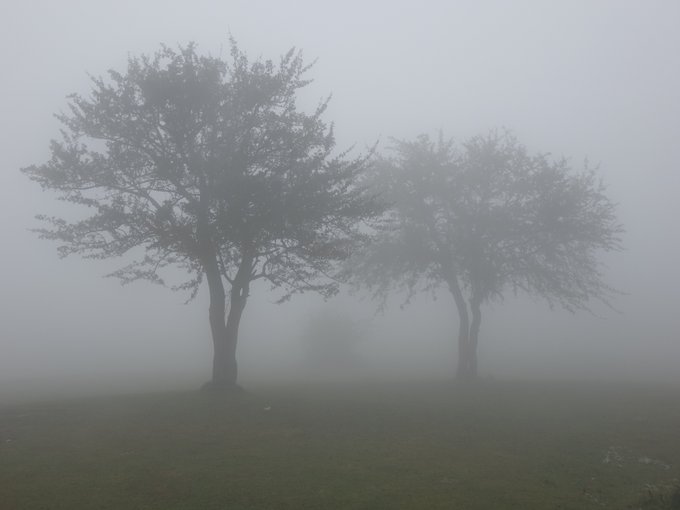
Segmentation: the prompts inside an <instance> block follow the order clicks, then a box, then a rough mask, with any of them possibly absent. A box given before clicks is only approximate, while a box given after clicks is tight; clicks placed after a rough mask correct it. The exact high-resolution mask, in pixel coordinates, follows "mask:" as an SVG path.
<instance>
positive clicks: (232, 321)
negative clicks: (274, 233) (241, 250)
mask: <svg viewBox="0 0 680 510" xmlns="http://www.w3.org/2000/svg"><path fill="white" fill-rule="evenodd" d="M241 266H242V267H246V268H247V272H248V274H249V273H250V262H249V261H245V260H244V261H243V263H242V264H241ZM242 273H244V271H242V270H239V271H238V274H237V275H236V278H235V279H234V281H233V282H232V285H231V291H230V294H229V314H228V315H227V317H226V323H225V310H226V294H225V291H224V284H223V282H222V276H221V274H220V272H219V270H218V266H217V263H216V262H215V263H209V264H206V265H205V275H206V280H207V281H208V289H209V290H210V308H209V317H210V331H211V333H212V340H213V348H214V354H213V370H212V380H211V381H210V382H209V383H207V384H206V386H205V388H208V389H213V390H221V389H235V388H237V384H236V380H237V377H238V368H237V364H236V345H237V342H238V329H239V325H240V323H241V315H242V314H243V309H244V308H245V306H246V301H247V299H248V290H249V283H250V281H249V280H248V279H247V278H246V277H244V274H245V273H244V274H242Z"/></svg>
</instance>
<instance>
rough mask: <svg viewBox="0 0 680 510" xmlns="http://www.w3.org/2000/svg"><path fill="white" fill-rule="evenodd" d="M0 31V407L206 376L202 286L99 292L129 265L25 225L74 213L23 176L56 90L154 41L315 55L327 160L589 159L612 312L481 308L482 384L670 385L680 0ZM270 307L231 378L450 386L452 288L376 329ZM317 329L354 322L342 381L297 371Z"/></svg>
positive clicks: (150, 4) (238, 15) (47, 133)
mask: <svg viewBox="0 0 680 510" xmlns="http://www.w3.org/2000/svg"><path fill="white" fill-rule="evenodd" d="M0 19H1V20H2V29H1V30H0V48H1V49H0V52H2V63H3V73H2V80H1V81H0V105H1V106H0V111H1V112H2V117H1V118H0V139H1V140H2V151H0V168H1V172H0V207H2V214H1V215H0V229H1V232H2V251H1V253H2V264H0V275H1V282H2V293H1V294H0V296H1V298H0V299H1V303H0V313H1V319H0V393H2V392H3V391H5V392H9V391H10V390H9V389H8V388H14V389H19V390H21V389H22V388H23V389H24V391H37V392H40V391H42V392H47V391H48V390H49V389H50V388H54V387H56V385H59V384H62V385H64V387H66V386H68V385H72V387H74V388H75V387H78V388H81V389H82V388H92V387H94V386H97V385H99V386H100V387H105V388H111V389H124V388H130V389H132V388H133V387H135V385H139V384H142V383H143V384H146V385H148V386H153V385H155V386H157V387H169V386H173V385H174V386H176V387H183V386H190V385H198V384H199V383H200V382H203V381H205V380H207V379H208V378H209V374H210V367H211V356H212V344H211V339H210V332H209V326H208V322H207V309H208V299H207V289H201V292H200V293H199V296H198V297H197V299H196V300H194V301H192V302H190V303H188V304H186V305H185V304H184V301H185V300H186V299H187V297H188V296H187V295H186V294H182V293H172V292H170V291H169V290H168V289H164V288H161V287H158V286H154V285H151V284H149V283H144V282H138V283H133V284H130V285H127V286H121V285H120V284H119V282H118V281H117V280H114V279H106V278H103V275H105V274H106V273H108V272H110V271H111V270H113V269H115V268H117V267H119V266H120V265H122V264H123V263H124V262H125V260H106V261H89V260H83V259H81V258H78V257H77V256H72V257H69V258H66V259H62V260H60V259H59V258H58V256H57V253H56V244H55V243H51V242H49V241H44V240H39V239H38V238H37V235H36V234H35V233H32V232H30V231H29V230H30V229H31V228H35V227H37V226H38V222H37V220H35V219H34V216H35V215H36V214H40V213H44V214H48V215H49V214H57V213H59V212H61V211H68V214H77V212H73V211H72V210H71V209H68V208H66V207H65V206H64V204H61V203H59V202H57V201H56V200H55V199H54V196H53V195H52V194H50V193H49V192H42V191H41V190H40V188H39V186H38V185H37V184H35V183H33V182H31V181H29V179H27V178H26V176H25V175H23V174H21V173H20V171H19V170H20V168H22V167H25V166H27V165H31V164H41V163H43V162H45V161H46V160H47V159H48V158H49V141H50V139H52V138H57V137H58V136H59V123H58V121H57V120H56V119H55V118H54V117H53V114H55V113H58V112H60V111H64V110H65V109H66V105H67V101H66V96H67V95H68V94H70V93H73V92H80V93H87V91H88V90H89V87H90V82H89V78H88V75H94V76H98V75H103V74H104V73H105V72H106V71H107V70H108V69H110V68H113V69H118V70H123V69H124V67H125V65H126V61H127V57H128V55H138V54H141V53H152V52H154V51H155V50H157V49H158V47H159V44H160V43H166V44H168V45H171V46H175V45H177V44H185V43H187V42H190V41H195V42H196V43H197V44H198V49H199V51H200V52H205V53H211V54H213V55H223V56H225V57H227V56H228V52H229V36H230V34H231V35H232V36H233V37H234V38H235V39H236V40H237V41H238V44H239V46H240V47H241V49H242V50H244V51H245V52H246V53H247V54H248V55H250V56H252V57H257V56H262V57H265V58H273V59H278V56H279V55H281V54H282V53H284V52H285V51H287V50H288V49H289V48H290V47H291V46H296V47H298V48H301V49H302V50H303V51H304V55H305V58H306V59H307V60H308V61H313V60H315V59H318V60H317V62H316V64H315V65H314V67H313V68H312V69H311V71H310V73H309V75H310V77H312V78H313V79H314V82H313V83H312V84H311V85H310V86H309V87H307V88H306V89H305V90H304V93H303V94H302V95H301V96H300V104H301V105H302V106H303V107H304V108H306V109H311V108H313V107H314V106H315V105H316V104H317V103H318V101H319V99H321V98H323V97H326V96H327V95H328V94H329V93H332V94H333V97H332V100H331V103H330V106H329V109H328V111H327V113H326V115H325V119H326V120H327V121H329V122H331V121H332V122H334V123H335V132H336V136H337V141H338V147H339V148H348V147H350V146H352V145H355V146H356V148H357V150H364V149H365V148H366V147H370V146H372V145H373V144H374V143H375V142H376V141H377V142H379V144H378V150H379V151H383V150H385V149H386V148H387V147H388V146H389V138H390V137H397V138H407V139H410V138H413V137H415V136H417V135H418V134H420V133H430V134H433V135H436V133H437V132H438V131H439V130H442V131H443V132H444V134H445V135H447V136H452V137H454V138H456V139H458V140H461V139H465V138H467V137H469V136H472V135H475V134H478V133H482V132H485V131H487V130H488V129H490V128H493V127H498V126H503V127H506V128H508V129H511V130H512V131H513V132H514V133H515V134H516V135H517V137H518V139H519V140H520V141H521V142H522V143H524V144H525V145H527V146H528V148H529V150H530V151H532V152H550V153H552V154H553V155H555V156H556V157H559V156H562V155H564V156H567V157H569V158H571V161H573V163H574V166H575V167H579V166H580V165H581V162H582V161H583V160H584V159H585V158H588V160H589V161H590V162H593V163H598V164H599V166H600V168H599V174H600V175H601V177H602V179H603V181H604V182H605V183H606V184H607V186H608V194H609V196H610V197H611V198H612V200H614V201H615V202H616V203H618V204H619V205H618V214H619V219H620V221H621V223H622V224H623V225H624V227H625V229H626V233H625V235H624V236H623V245H624V247H625V250H624V251H622V252H620V253H613V254H609V255H608V256H607V257H606V260H604V259H603V261H604V262H605V263H606V265H607V269H606V279H607V281H608V282H609V283H610V284H612V285H613V286H614V287H616V288H617V289H620V290H621V291H623V292H624V294H622V295H621V296H619V297H617V298H616V299H615V300H614V302H613V305H614V307H615V309H616V310H612V309H609V308H607V307H605V306H601V305H596V306H595V307H594V309H593V313H591V314H589V313H578V314H571V313H568V312H565V311H561V310H559V309H555V310H551V309H550V308H549V307H548V306H547V305H546V304H545V303H544V302H542V301H539V300H531V299H527V298H526V297H522V296H520V297H513V296H512V295H508V296H507V299H506V300H505V301H504V302H503V303H496V304H493V305H491V306H489V307H487V308H485V311H484V313H485V315H484V322H483V324H482V331H481V335H480V346H479V360H480V372H481V374H482V375H484V376H489V377H494V378H505V377H511V378H539V377H546V378H559V379H568V378H576V379H611V380H616V381H618V380H632V381H655V380H659V381H680V369H679V368H678V367H679V366H680V338H679V336H678V329H679V326H680V320H679V319H678V312H677V308H678V304H679V303H680V270H679V269H678V261H679V260H680V235H679V234H678V232H679V230H678V226H677V223H678V218H679V212H680V208H679V206H678V193H679V192H680V172H678V162H680V143H679V141H680V66H679V65H678V61H677V60H678V59H677V56H678V52H679V51H680V32H679V31H678V29H677V27H678V26H679V24H680V4H679V3H677V2H675V1H671V0H669V1H652V2H639V1H619V0H612V1H601V2H590V1H585V0H584V1H572V2H559V3H557V2H542V1H538V0H536V1H525V2H521V1H517V2H505V1H484V2H473V1H469V2H468V1H465V2H464V1H460V2H444V1H431V2H394V1H390V2H387V1H377V2H358V1H356V2H355V1H347V2H312V1H295V2H275V1H228V2H217V1H213V2H205V1H204V2H200V1H193V2H179V1H164V2H161V1H147V2H132V1H119V2H79V1H61V2H50V1H31V2H26V1H22V2H20V1H13V0H10V1H5V2H4V3H3V8H2V12H1V14H0ZM278 296H279V294H276V293H271V292H269V289H268V287H267V286H266V285H261V286H256V287H255V288H254V289H253V290H252V293H251V299H250V301H249V303H248V307H247V308H246V310H245V313H244V317H243V321H242V327H241V332H240V338H239V350H238V357H239V362H240V374H241V376H242V381H243V383H244V384H248V383H249V382H251V381H257V380H264V379H276V378H284V377H288V378H298V379H304V378H305V377H310V378H312V377H314V376H319V375H320V374H321V375H324V376H326V377H336V376H337V377H341V376H345V377H346V376H348V375H350V376H351V377H411V378H421V377H447V376H451V377H452V376H453V375H454V370H455V358H456V339H455V334H456V331H457V329H456V328H457V322H458V319H457V314H456V310H455V306H454V303H453V300H452V298H451V296H450V294H449V293H448V292H445V291H442V292H441V293H440V294H439V295H438V297H437V299H436V300H434V299H432V297H431V296H428V295H420V296H418V297H417V298H416V299H414V300H413V302H412V303H411V304H410V305H408V306H404V307H401V306H400V305H402V304H403V296H395V297H394V298H393V299H391V300H390V301H389V302H388V303H387V307H386V309H385V312H384V313H382V314H376V313H375V311H376V307H377V304H376V303H374V302H372V301H370V300H369V299H367V298H366V297H365V296H364V295H362V294H358V295H350V294H349V293H346V292H343V293H342V294H341V295H340V296H338V297H337V298H334V299H331V300H329V301H327V302H324V301H323V300H321V299H320V298H318V297H315V296H312V295H305V296H301V297H294V298H293V299H292V300H291V301H290V302H288V303H285V304H282V305H277V304H275V301H276V299H277V297H278ZM320 315H322V316H336V317H337V316H340V317H343V318H346V319H347V320H348V321H351V322H355V323H356V327H357V329H358V330H360V334H359V336H361V339H360V340H359V341H357V342H356V344H355V345H354V349H355V353H356V356H357V360H358V361H357V363H355V364H352V368H351V369H348V370H346V371H345V370H344V369H340V370H337V371H336V372H337V374H336V373H334V371H333V370H324V369H323V368H321V369H320V368H319V367H314V366H313V365H314V361H313V360H311V361H310V356H309V352H308V351H309V345H308V343H305V340H304V338H305V331H307V328H308V327H309V323H310V321H312V318H313V317H318V316H320ZM352 371H356V373H355V372H352ZM85 382H87V385H86V386H84V385H83V383H85ZM2 388H4V390H3V389H2ZM19 390H17V391H19Z"/></svg>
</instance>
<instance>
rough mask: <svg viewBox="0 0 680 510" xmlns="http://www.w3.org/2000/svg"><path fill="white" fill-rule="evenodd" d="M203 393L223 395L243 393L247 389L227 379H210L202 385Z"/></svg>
mask: <svg viewBox="0 0 680 510" xmlns="http://www.w3.org/2000/svg"><path fill="white" fill-rule="evenodd" d="M201 392H202V393H211V394H222V395H243V394H244V393H245V392H246V390H244V389H243V387H241V386H239V385H238V384H236V383H230V382H226V381H208V382H207V383H205V384H204V385H203V386H201Z"/></svg>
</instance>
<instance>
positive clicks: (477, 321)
mask: <svg viewBox="0 0 680 510" xmlns="http://www.w3.org/2000/svg"><path fill="white" fill-rule="evenodd" d="M470 309H471V310H472V323H471V324H470V340H469V352H468V363H469V365H470V367H469V369H470V376H471V377H473V378H474V377H477V344H478V343H479V327H480V325H481V324H482V307H481V300H480V299H479V297H477V296H474V295H473V297H472V299H471V300H470Z"/></svg>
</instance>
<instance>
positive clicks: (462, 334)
mask: <svg viewBox="0 0 680 510" xmlns="http://www.w3.org/2000/svg"><path fill="white" fill-rule="evenodd" d="M448 284H449V290H450V291H451V294H453V299H454V301H455V303H456V308H457V309H458V368H457V370H456V377H457V378H458V379H471V378H473V377H474V376H475V375H476V373H475V372H474V371H473V364H472V359H471V357H470V356H471V345H470V315H469V313H468V307H467V303H466V302H465V297H463V292H462V291H461V288H460V284H459V283H458V279H457V278H455V277H454V278H452V279H450V280H449V282H448Z"/></svg>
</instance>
